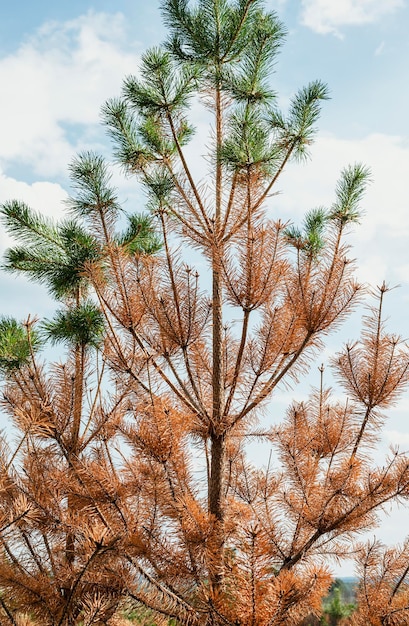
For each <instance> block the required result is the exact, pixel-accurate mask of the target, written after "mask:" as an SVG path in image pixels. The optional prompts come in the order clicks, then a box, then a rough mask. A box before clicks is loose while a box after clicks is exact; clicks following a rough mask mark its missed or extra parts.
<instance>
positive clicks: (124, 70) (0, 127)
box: [0, 0, 409, 573]
mask: <svg viewBox="0 0 409 626" xmlns="http://www.w3.org/2000/svg"><path fill="white" fill-rule="evenodd" d="M267 6H268V8H270V9H274V10H276V11H277V12H278V14H279V16H280V17H281V18H282V20H283V21H284V23H285V24H286V26H287V29H288V36H287V43H286V45H285V47H284V48H283V51H282V53H281V55H280V59H279V63H278V65H277V68H276V73H275V76H274V88H275V90H276V91H277V92H278V93H279V97H280V102H281V104H282V106H283V108H284V109H285V107H286V105H287V104H288V101H289V99H290V98H291V96H292V94H293V93H294V92H295V91H296V90H297V89H298V88H299V87H301V86H302V85H304V84H306V83H307V82H309V81H310V80H314V79H316V78H320V79H322V80H324V81H326V82H327V83H328V85H329V87H330V92H331V100H330V101H328V102H326V103H325V105H324V110H323V114H322V117H321V122H320V132H319V134H318V136H317V140H316V142H315V144H314V146H313V148H312V150H311V155H312V159H311V161H309V162H308V163H307V164H305V165H302V166H300V165H297V166H291V167H290V168H289V170H288V171H287V173H286V174H285V176H284V177H283V178H282V180H281V183H280V190H281V192H282V193H281V194H280V196H278V197H277V199H276V200H275V206H274V210H275V211H277V215H278V216H280V217H282V218H284V219H294V220H299V219H301V218H302V215H303V214H304V212H305V211H306V210H307V209H309V208H312V207H314V206H321V205H328V204H330V203H331V201H332V198H333V189H334V186H335V183H336V180H337V178H338V176H339V172H340V170H341V169H342V167H344V166H345V165H347V164H349V163H354V162H364V163H366V164H367V165H368V166H369V167H370V168H371V170H372V179H373V180H372V184H371V186H370V188H369V190H368V193H367V195H366V197H365V201H364V204H363V208H364V217H363V219H362V223H361V225H360V227H359V229H358V230H357V231H356V232H355V233H354V234H353V235H352V237H351V243H353V246H354V256H355V257H356V258H357V259H358V262H359V277H360V278H361V280H363V281H364V282H366V283H368V284H372V285H377V284H380V283H381V282H382V281H383V280H384V279H385V280H386V281H387V282H388V283H389V284H390V285H391V286H395V285H400V287H399V288H398V289H394V290H393V291H392V292H391V294H390V297H389V301H388V302H387V313H388V315H389V316H390V318H391V319H390V322H389V324H390V328H391V329H393V330H396V331H398V332H400V333H401V334H402V335H403V336H404V337H407V336H409V320H408V317H409V316H408V315H407V308H408V306H409V245H408V244H409V194H408V180H409V117H408V116H409V80H408V78H409V38H408V36H407V33H408V30H409V1H407V0H336V1H335V0H298V1H297V0H267ZM0 11H1V15H0V17H1V19H0V88H1V98H0V138H1V140H0V202H3V201H5V200H8V199H11V198H18V199H22V200H24V201H26V202H27V203H28V204H30V205H31V206H32V207H33V208H35V209H38V210H41V211H43V212H44V213H46V214H48V215H51V216H55V217H59V216H61V215H62V212H63V201H64V199H65V198H66V197H67V193H68V190H69V181H68V177H67V164H68V163H69V161H70V160H71V158H72V157H73V156H74V155H75V154H76V153H77V152H78V151H80V150H83V149H94V150H97V151H101V152H102V153H103V154H105V155H107V156H109V154H110V152H109V150H110V148H109V143H108V141H107V138H106V136H105V133H104V130H103V128H102V127H101V126H100V123H99V111H100V107H101V105H102V103H103V102H104V101H105V100H106V99H107V98H109V97H112V96H116V95H118V94H119V92H120V89H121V82H122V78H123V77H124V76H125V75H127V74H130V73H135V72H137V68H138V61H139V58H140V55H141V53H142V52H143V51H144V50H145V49H146V48H147V47H149V46H151V45H154V44H158V43H160V41H161V40H162V39H163V37H164V35H165V32H164V29H163V27H162V24H161V20H160V14H159V0H151V1H150V2H145V1H143V0H115V2H114V1H113V0H94V1H92V0H70V1H68V0H61V1H60V2H54V1H51V0H36V1H35V2H33V1H32V0H15V2H2V3H1V8H0ZM197 121H198V122H199V125H200V120H197ZM115 180H116V182H117V184H118V185H119V186H120V188H121V197H122V199H123V200H124V202H125V206H127V207H128V208H135V207H134V205H135V203H138V202H139V196H138V194H137V193H136V192H135V189H134V188H133V184H132V182H130V181H123V180H122V179H121V178H120V176H119V174H118V175H115ZM9 243H10V242H9V241H8V240H7V237H6V236H5V234H4V232H1V231H0V254H1V253H3V251H4V249H5V248H6V247H7V245H9ZM0 302H1V309H0V312H1V313H3V314H10V315H15V316H17V317H18V318H24V317H26V316H27V315H28V314H29V313H32V314H33V313H36V314H38V315H40V316H43V315H49V314H50V313H51V311H52V308H53V304H52V303H51V301H50V300H49V299H48V297H47V295H46V293H45V292H44V291H42V290H41V289H39V288H38V287H36V286H33V285H31V284H29V283H25V282H24V281H22V280H21V279H18V280H17V279H15V278H13V277H9V276H5V275H4V274H0ZM358 332H359V318H357V317H356V318H354V320H353V322H351V323H349V324H347V326H346V327H345V328H344V330H343V334H342V333H341V335H339V334H338V336H337V338H336V339H337V340H339V338H343V337H345V338H349V339H350V338H353V337H354V336H357V334H358ZM331 341H332V342H334V341H335V340H331ZM331 341H330V344H329V348H328V349H329V351H331V350H332V349H333V345H334V344H331ZM296 393H297V390H296ZM286 401H287V398H285V397H283V402H286ZM408 409H409V396H408V397H407V398H403V399H402V402H401V403H400V405H399V407H397V408H396V409H395V410H393V411H392V413H391V419H390V421H389V422H388V425H387V427H386V431H385V434H384V446H387V445H388V444H391V443H400V444H401V446H403V447H404V448H406V449H409V420H408V417H409V415H408ZM404 520H405V522H404V523H402V521H404ZM408 521H409V513H408V511H407V510H406V511H404V510H401V511H400V512H399V513H398V514H396V512H395V514H394V515H392V516H391V517H390V518H386V519H385V520H384V522H383V523H382V528H381V531H380V536H381V537H382V539H383V540H385V541H390V540H391V538H395V539H396V538H398V539H401V538H403V536H404V527H405V526H406V527H407V526H408V524H407V522H408ZM343 573H350V571H348V570H347V569H344V570H343Z"/></svg>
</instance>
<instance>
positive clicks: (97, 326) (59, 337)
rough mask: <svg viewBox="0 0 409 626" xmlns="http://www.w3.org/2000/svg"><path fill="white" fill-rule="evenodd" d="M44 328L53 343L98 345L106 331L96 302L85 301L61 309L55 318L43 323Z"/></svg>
mask: <svg viewBox="0 0 409 626" xmlns="http://www.w3.org/2000/svg"><path fill="white" fill-rule="evenodd" d="M42 329H43V332H44V334H45V336H46V338H47V339H50V340H51V341H52V342H53V343H59V342H62V343H66V344H68V345H78V344H79V345H81V346H84V347H85V346H88V347H98V345H99V344H100V343H101V341H102V337H103V333H104V317H103V314H102V312H101V311H100V309H99V308H98V306H97V305H96V304H95V303H94V302H91V301H84V302H82V303H81V304H80V305H78V306H75V307H72V308H66V309H60V310H59V311H57V313H56V314H55V316H54V319H52V320H48V321H45V322H43V323H42Z"/></svg>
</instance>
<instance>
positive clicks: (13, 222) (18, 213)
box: [0, 200, 101, 299]
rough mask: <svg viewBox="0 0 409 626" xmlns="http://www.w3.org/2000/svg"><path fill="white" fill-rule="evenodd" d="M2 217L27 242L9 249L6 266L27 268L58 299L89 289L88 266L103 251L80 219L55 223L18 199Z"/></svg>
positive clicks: (15, 269)
mask: <svg viewBox="0 0 409 626" xmlns="http://www.w3.org/2000/svg"><path fill="white" fill-rule="evenodd" d="M0 218H1V220H2V222H3V224H4V225H5V227H6V229H7V230H8V232H9V233H11V234H12V235H14V237H15V239H17V240H18V241H20V242H21V243H22V244H23V245H19V246H15V247H13V248H10V249H9V250H7V251H6V253H5V256H4V262H3V269H5V270H7V271H10V272H24V273H25V274H27V276H28V277H29V278H31V279H32V280H35V281H37V282H39V283H42V284H45V285H46V286H47V287H48V289H49V291H50V293H51V294H52V295H53V296H54V297H55V298H57V299H61V298H66V297H75V294H76V293H77V291H78V290H79V289H80V290H86V289H87V286H88V281H87V279H86V278H85V276H84V267H85V265H86V263H87V262H90V261H94V260H96V259H97V258H99V257H100V255H101V251H100V247H99V245H98V243H97V241H96V239H95V238H94V237H93V236H92V235H90V234H89V233H88V232H87V231H86V230H85V229H84V228H83V227H82V226H81V225H80V224H79V223H78V222H75V221H73V220H69V221H64V222H60V223H52V222H51V221H49V220H47V219H46V218H45V217H43V216H41V215H39V214H38V213H36V212H35V211H33V210H32V209H30V208H29V207H28V206H27V205H25V204H24V203H23V202H18V201H16V200H13V201H11V202H6V203H5V204H3V205H2V207H1V208H0Z"/></svg>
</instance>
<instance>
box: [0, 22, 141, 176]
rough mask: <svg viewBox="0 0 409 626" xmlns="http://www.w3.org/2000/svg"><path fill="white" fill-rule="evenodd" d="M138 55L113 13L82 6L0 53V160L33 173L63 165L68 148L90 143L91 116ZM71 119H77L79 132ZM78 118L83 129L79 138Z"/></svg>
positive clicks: (94, 122) (46, 173)
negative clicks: (78, 13)
mask: <svg viewBox="0 0 409 626" xmlns="http://www.w3.org/2000/svg"><path fill="white" fill-rule="evenodd" d="M121 44H125V45H126V46H127V50H128V51H124V50H123V49H122V46H121ZM138 58H139V57H138V55H137V54H136V53H135V51H134V50H133V49H132V46H131V45H130V43H129V41H127V36H126V23H125V19H124V17H123V16H122V15H121V14H117V15H108V14H104V13H94V12H90V13H88V14H86V15H83V16H80V17H78V18H76V19H74V20H71V21H68V22H64V23H60V22H49V23H46V24H45V25H44V26H43V27H42V28H41V29H39V30H38V31H37V32H36V34H35V35H34V36H33V37H31V38H30V39H29V40H27V41H26V42H25V43H24V44H22V45H21V46H20V47H19V48H18V49H17V50H16V51H15V52H14V53H13V54H10V55H8V56H6V57H3V58H2V59H0V84H2V85H7V86H8V88H7V91H3V98H2V99H1V101H0V136H1V138H2V141H1V144H0V162H1V163H3V165H4V164H7V163H8V162H10V161H13V162H18V163H24V164H28V165H30V167H32V168H33V170H34V172H35V173H37V174H40V175H41V176H55V175H57V174H60V173H61V172H65V171H66V165H67V162H68V161H69V160H70V158H71V157H72V155H73V153H75V152H77V151H78V149H83V148H85V147H88V148H89V147H90V141H89V140H90V139H91V145H92V141H93V143H94V145H98V141H97V140H96V139H95V136H92V125H97V124H98V122H99V111H100V107H101V105H102V104H103V102H104V101H105V100H106V99H107V98H108V97H111V96H115V95H117V94H119V93H120V89H121V83H122V80H123V77H124V75H126V74H129V73H133V72H135V71H136V69H137V64H138ZM78 125H84V126H83V127H82V128H81V132H79V131H78ZM85 125H91V128H88V129H87V134H88V136H85V137H84V134H83V131H84V130H86V129H85ZM90 133H91V136H90ZM102 134H103V131H101V130H100V129H99V137H102ZM96 136H98V135H96ZM99 141H100V139H99ZM85 142H88V143H87V145H85Z"/></svg>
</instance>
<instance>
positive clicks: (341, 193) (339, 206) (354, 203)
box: [330, 163, 371, 224]
mask: <svg viewBox="0 0 409 626" xmlns="http://www.w3.org/2000/svg"><path fill="white" fill-rule="evenodd" d="M370 179H371V172H370V170H369V168H367V167H365V166H364V165H362V164H360V163H356V164H355V165H350V166H349V167H346V168H345V169H343V170H342V172H341V177H340V179H339V181H338V183H337V187H336V200H335V203H334V204H333V206H332V210H331V215H330V216H331V218H332V219H334V220H337V221H340V222H341V223H342V224H346V223H348V222H358V221H359V216H360V212H359V204H360V202H361V200H362V196H363V194H364V192H365V189H366V186H367V184H368V182H369V181H370Z"/></svg>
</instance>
